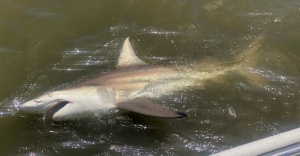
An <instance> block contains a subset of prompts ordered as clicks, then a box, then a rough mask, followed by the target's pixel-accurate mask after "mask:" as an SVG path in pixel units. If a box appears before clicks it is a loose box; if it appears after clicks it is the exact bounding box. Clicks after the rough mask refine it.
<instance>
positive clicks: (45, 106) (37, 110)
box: [19, 99, 63, 114]
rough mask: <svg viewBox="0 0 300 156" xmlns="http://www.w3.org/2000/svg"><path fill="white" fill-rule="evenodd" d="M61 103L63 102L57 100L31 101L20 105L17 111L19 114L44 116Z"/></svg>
mask: <svg viewBox="0 0 300 156" xmlns="http://www.w3.org/2000/svg"><path fill="white" fill-rule="evenodd" d="M62 102H63V101H61V100H57V99H55V100H50V101H39V100H31V101H28V102H26V103H24V104H23V105H21V106H20V107H19V109H20V112H21V113H30V114H44V113H45V112H47V111H49V110H50V109H52V108H53V107H54V106H56V105H58V104H60V103H62Z"/></svg>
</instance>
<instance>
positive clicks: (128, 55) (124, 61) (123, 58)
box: [117, 37, 147, 67]
mask: <svg viewBox="0 0 300 156" xmlns="http://www.w3.org/2000/svg"><path fill="white" fill-rule="evenodd" d="M138 65H147V63H145V62H144V61H142V60H141V59H140V58H138V57H137V56H136V54H135V52H134V50H133V47H132V45H131V43H130V41H129V37H127V38H126V39H125V41H124V43H123V47H122V50H121V53H120V56H119V59H118V64H117V67H127V66H138Z"/></svg>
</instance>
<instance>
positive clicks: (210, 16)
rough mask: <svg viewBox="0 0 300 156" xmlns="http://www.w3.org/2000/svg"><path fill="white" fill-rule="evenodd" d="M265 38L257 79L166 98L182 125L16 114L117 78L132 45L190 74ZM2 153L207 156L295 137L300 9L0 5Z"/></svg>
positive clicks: (91, 0) (157, 3)
mask: <svg viewBox="0 0 300 156" xmlns="http://www.w3.org/2000/svg"><path fill="white" fill-rule="evenodd" d="M263 32H265V33H267V35H268V39H267V42H266V43H265V44H264V45H263V47H262V49H261V50H260V53H262V55H259V56H257V57H259V61H258V63H257V66H255V67H252V70H253V71H255V72H256V73H259V74H261V75H263V76H264V77H265V78H266V79H268V83H267V84H265V85H263V86H252V85H251V84H249V83H247V82H246V81H244V80H243V79H240V80H239V79H238V80H237V81H235V82H234V83H233V84H230V85H226V86H217V85H213V84H212V85H211V86H208V87H207V89H206V90H184V91H181V92H176V93H174V94H173V96H170V97H168V98H165V99H161V101H162V103H164V104H166V105H168V106H172V107H174V108H177V109H179V110H182V111H184V112H187V113H188V114H189V117H187V118H183V119H175V120H173V119H161V118H154V117H147V116H143V115H138V114H134V113H117V114H113V115H108V116H102V117H98V118H95V119H84V120H78V121H72V122H52V121H51V120H47V119H44V118H43V117H23V116H21V115H19V114H18V113H17V112H18V106H19V105H20V104H22V103H23V102H25V101H26V100H29V99H31V98H32V97H34V96H35V95H38V94H40V93H42V92H45V91H48V90H50V89H55V88H59V87H64V86H71V85H72V84H73V83H74V82H76V81H78V80H80V79H83V78H86V77H91V76H93V75H97V74H101V73H103V72H106V71H109V70H111V69H113V68H114V66H115V64H116V60H117V57H118V54H119V50H120V48H121V45H122V42H123V40H124V39H125V38H126V37H127V36H130V37H131V40H132V42H133V44H134V47H135V49H136V51H137V53H138V56H140V57H141V58H142V59H143V60H145V61H146V62H147V63H149V64H159V65H171V64H180V65H193V64H195V62H201V60H202V59H204V58H206V57H207V56H209V57H215V58H217V59H221V60H230V58H232V57H233V56H235V55H236V54H239V53H241V52H242V51H243V50H245V49H247V48H248V47H249V44H250V42H251V41H252V40H253V39H254V38H255V37H256V36H258V35H259V34H261V33H263ZM0 34H1V35H0V62H1V66H0V86H1V88H0V127H1V128H0V140H1V143H0V149H1V150H0V154H1V155H161V154H162V155H199V154H200V155H208V154H211V153H215V152H218V151H222V150H224V149H228V148H231V147H233V146H237V145H240V144H243V143H247V142H249V141H253V140H257V139H260V138H263V137H266V136H270V135H272V134H276V133H280V132H283V131H286V130H290V129H293V128H296V127H299V125H300V124H299V118H300V116H299V112H300V102H299V91H300V86H299V84H300V79H299V75H300V73H299V72H300V70H299V68H300V65H299V59H298V58H299V57H300V53H299V49H300V44H299V43H300V2H299V1H298V0H290V1H284V0H264V1H262V0H242V1H241V0H232V1H229V0H198V1H196V0H192V1H187V0H185V1H182V0H175V1H171V0H163V1H162V0H145V1H138V0H128V1H124V0H112V1H104V0H85V1H77V0H72V1H69V0H65V1H56V0H52V1H50V0H42V1H34V0H30V1H8V0H6V1H4V0H3V1H2V3H1V5H0Z"/></svg>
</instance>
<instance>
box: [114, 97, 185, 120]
mask: <svg viewBox="0 0 300 156" xmlns="http://www.w3.org/2000/svg"><path fill="white" fill-rule="evenodd" d="M116 105H117V106H118V107H119V108H123V109H126V110H129V111H133V112H136V113H140V114H145V115H150V116H156V117H168V118H182V117H185V116H187V114H185V113H182V112H178V111H175V110H173V109H170V108H168V107H164V106H160V105H158V104H156V103H154V102H152V101H150V100H148V99H146V98H136V99H133V100H129V101H122V102H118V103H117V104H116Z"/></svg>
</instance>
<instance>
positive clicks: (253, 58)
mask: <svg viewBox="0 0 300 156" xmlns="http://www.w3.org/2000/svg"><path fill="white" fill-rule="evenodd" d="M266 39H267V35H266V34H265V33H262V34H261V35H259V36H258V37H256V38H255V40H254V41H253V42H251V44H250V47H249V48H248V49H247V50H245V51H244V52H242V53H241V54H239V55H237V56H236V58H235V62H238V64H237V70H236V71H237V73H238V74H239V75H242V76H244V77H245V78H246V80H247V81H248V82H250V83H251V84H253V85H263V84H266V83H267V78H265V77H263V76H262V75H260V74H259V73H257V72H255V70H253V69H254V68H255V67H256V66H257V64H258V63H259V60H260V54H259V52H260V50H261V47H262V46H263V44H264V42H265V41H266Z"/></svg>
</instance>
